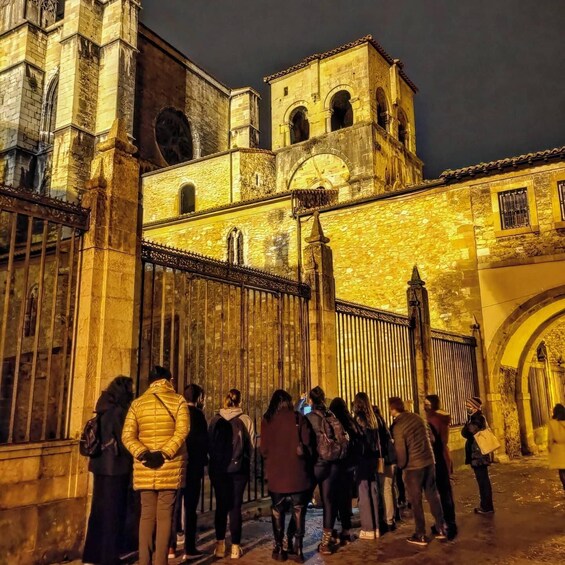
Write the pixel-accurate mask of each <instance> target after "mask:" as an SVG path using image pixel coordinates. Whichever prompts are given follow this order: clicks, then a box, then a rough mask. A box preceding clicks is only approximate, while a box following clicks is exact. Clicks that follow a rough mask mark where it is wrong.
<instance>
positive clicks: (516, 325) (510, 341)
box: [487, 285, 565, 453]
mask: <svg viewBox="0 0 565 565" xmlns="http://www.w3.org/2000/svg"><path fill="white" fill-rule="evenodd" d="M564 317H565V285H561V286H558V287H555V288H552V289H549V290H546V291H544V292H542V293H540V294H538V295H536V296H534V297H532V298H530V299H529V300H527V301H526V302H524V303H523V304H521V305H520V306H519V307H517V308H516V309H515V310H514V311H513V312H512V313H511V314H510V315H509V316H508V317H507V318H506V320H505V321H504V323H503V324H502V325H501V326H500V327H499V328H498V330H497V332H496V333H495V335H494V337H493V339H492V340H491V343H490V346H489V348H488V352H487V361H488V366H489V368H490V379H489V381H488V383H487V385H488V390H487V392H488V393H490V394H494V395H497V394H498V393H499V390H500V385H501V383H500V378H501V375H502V376H504V375H505V374H508V373H511V374H513V375H515V380H516V382H515V400H516V408H517V416H518V422H519V434H520V438H519V439H520V442H521V448H522V451H523V452H525V453H531V452H536V451H537V447H536V443H535V438H534V429H533V424H532V416H531V399H530V394H529V383H528V375H529V368H530V365H531V360H532V357H533V354H534V352H535V348H536V347H537V345H538V342H539V340H540V338H541V336H542V335H543V334H544V333H545V332H546V331H547V330H548V328H550V327H551V326H552V325H553V324H556V323H558V322H561V321H562V320H563V318H564ZM502 384H503V383H502ZM507 442H508V438H507Z"/></svg>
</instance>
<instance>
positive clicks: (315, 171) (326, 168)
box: [286, 148, 353, 190]
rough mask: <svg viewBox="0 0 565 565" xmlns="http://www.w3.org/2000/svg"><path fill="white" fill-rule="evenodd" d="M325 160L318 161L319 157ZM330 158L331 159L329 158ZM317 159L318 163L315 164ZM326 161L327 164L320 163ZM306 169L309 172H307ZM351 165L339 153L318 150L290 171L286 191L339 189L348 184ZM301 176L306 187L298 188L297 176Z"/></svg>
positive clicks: (333, 150) (327, 149) (336, 151)
mask: <svg viewBox="0 0 565 565" xmlns="http://www.w3.org/2000/svg"><path fill="white" fill-rule="evenodd" d="M324 156H325V157H326V159H320V157H322V158H323V157H324ZM329 156H331V157H329ZM316 158H318V162H316V160H315V159H316ZM320 161H327V163H324V162H320ZM307 167H308V168H310V169H311V171H308V170H307ZM352 169H353V164H352V163H351V161H350V160H349V159H348V158H347V157H346V156H345V155H343V154H342V153H341V152H340V151H338V150H335V149H331V148H323V149H322V148H320V150H319V151H316V152H313V153H312V154H310V155H307V156H306V157H304V158H302V159H300V160H299V161H298V162H297V163H296V164H295V165H294V167H292V169H291V170H290V174H289V175H288V182H287V187H286V189H287V190H295V189H299V188H317V187H318V186H323V187H325V188H339V187H340V186H343V185H344V184H347V183H348V182H349V179H350V177H351V171H352ZM300 174H303V175H304V176H305V178H306V181H305V183H306V186H298V185H296V183H297V182H298V176H299V175H300Z"/></svg>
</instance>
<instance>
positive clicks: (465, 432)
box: [461, 396, 494, 514]
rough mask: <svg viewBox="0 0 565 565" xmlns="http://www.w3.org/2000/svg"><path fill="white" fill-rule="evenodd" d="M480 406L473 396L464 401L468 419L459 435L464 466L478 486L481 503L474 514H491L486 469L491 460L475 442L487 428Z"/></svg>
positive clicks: (479, 402)
mask: <svg viewBox="0 0 565 565" xmlns="http://www.w3.org/2000/svg"><path fill="white" fill-rule="evenodd" d="M482 404H483V403H482V401H481V399H480V398H479V397H478V396H473V397H472V398H468V399H467V400H466V401H465V407H466V408H467V414H468V416H469V417H468V418H467V422H466V423H465V425H464V426H463V429H462V430H461V435H462V436H463V437H464V438H465V439H466V440H467V441H466V442H465V464H467V465H470V466H471V469H473V472H474V473H475V478H476V479H477V484H478V485H479V494H480V500H481V502H480V505H479V506H478V507H477V508H475V513H476V514H492V513H493V512H494V504H493V501H492V486H491V484H490V477H489V474H488V468H489V465H490V464H491V463H492V459H491V456H490V454H489V455H483V454H482V453H481V450H480V448H479V445H478V444H477V442H476V441H475V434H476V433H477V432H480V431H481V430H486V428H487V421H486V418H485V417H484V415H483V413H482V411H481V407H482Z"/></svg>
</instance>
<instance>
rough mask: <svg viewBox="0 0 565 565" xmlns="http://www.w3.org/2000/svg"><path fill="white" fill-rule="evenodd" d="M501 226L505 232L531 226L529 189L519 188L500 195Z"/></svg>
mask: <svg viewBox="0 0 565 565" xmlns="http://www.w3.org/2000/svg"><path fill="white" fill-rule="evenodd" d="M498 205H499V208H500V225H501V227H502V229H503V230H511V229H514V228H523V227H528V226H529V225H530V211H529V209H528V189H527V188H517V189H515V190H505V191H504V192H499V193H498Z"/></svg>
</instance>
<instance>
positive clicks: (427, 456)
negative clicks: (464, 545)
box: [389, 397, 447, 547]
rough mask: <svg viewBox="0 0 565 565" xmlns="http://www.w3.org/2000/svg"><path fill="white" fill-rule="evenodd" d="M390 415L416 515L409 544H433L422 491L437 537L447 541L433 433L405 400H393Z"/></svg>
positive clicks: (395, 442)
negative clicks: (407, 406) (429, 537)
mask: <svg viewBox="0 0 565 565" xmlns="http://www.w3.org/2000/svg"><path fill="white" fill-rule="evenodd" d="M389 409H390V414H391V416H392V417H393V418H394V422H393V426H392V436H393V438H394V447H395V449H396V457H397V461H398V466H399V467H400V468H401V469H402V471H403V474H404V482H405V485H406V491H407V494H408V499H409V500H410V503H411V504H412V512H413V513H414V522H415V532H414V534H413V535H412V536H410V537H409V538H407V539H406V541H407V542H408V543H410V544H413V545H418V546H421V547H425V546H427V545H428V543H429V541H428V538H427V537H426V522H425V518H424V507H423V505H422V491H424V493H425V494H426V499H427V501H428V504H429V505H430V510H431V511H432V515H433V517H434V519H435V531H434V533H435V537H436V539H439V540H445V539H446V537H447V536H446V535H445V524H444V519H443V510H442V508H441V501H440V499H439V494H438V492H437V486H436V472H435V461H434V453H433V451H432V444H431V440H430V433H431V432H430V430H429V426H428V425H427V423H426V422H424V420H423V419H422V418H421V417H420V416H419V415H418V414H414V413H413V412H407V411H406V410H405V408H404V402H403V401H402V399H401V398H398V397H392V398H390V399H389Z"/></svg>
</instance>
